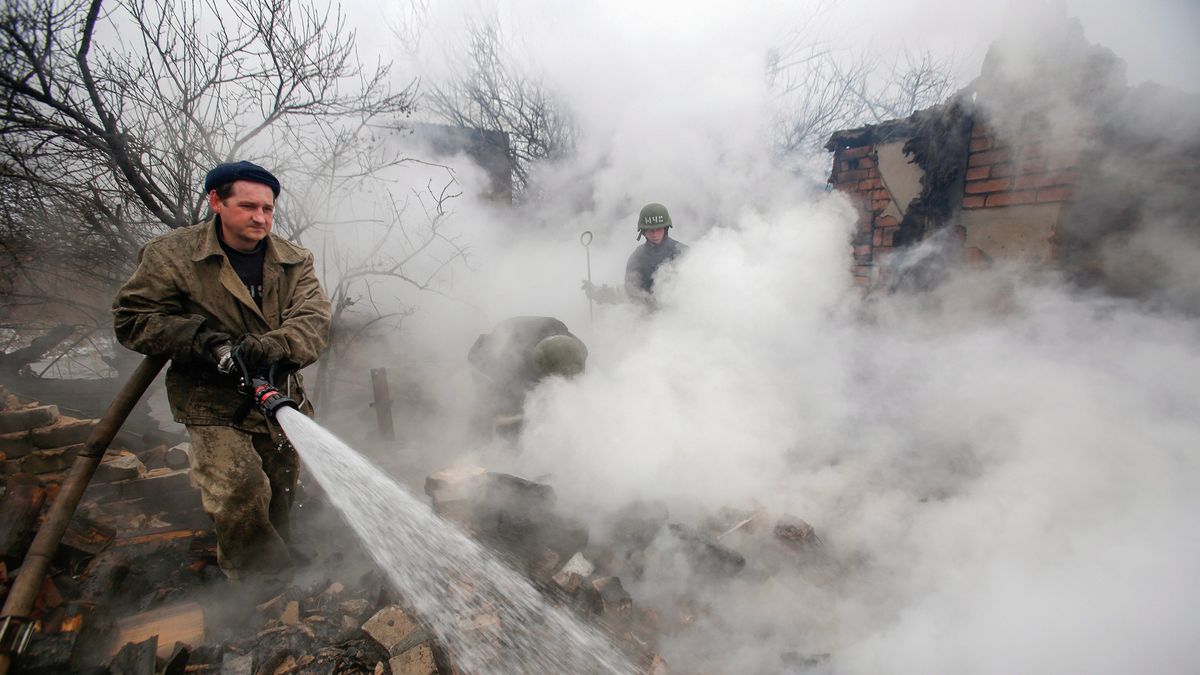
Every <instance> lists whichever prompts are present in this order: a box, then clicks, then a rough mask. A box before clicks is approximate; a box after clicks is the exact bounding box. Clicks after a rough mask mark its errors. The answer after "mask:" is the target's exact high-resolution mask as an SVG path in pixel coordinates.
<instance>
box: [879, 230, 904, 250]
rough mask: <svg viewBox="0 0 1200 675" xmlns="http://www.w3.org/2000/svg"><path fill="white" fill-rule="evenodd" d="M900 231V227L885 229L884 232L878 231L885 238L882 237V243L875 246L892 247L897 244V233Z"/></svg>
mask: <svg viewBox="0 0 1200 675" xmlns="http://www.w3.org/2000/svg"><path fill="white" fill-rule="evenodd" d="M899 231H900V228H898V227H885V228H883V229H882V230H877V232H880V233H882V235H883V237H882V241H881V242H880V243H879V244H875V245H876V246H880V245H882V246H887V247H890V246H891V245H892V244H894V243H895V240H896V233H897V232H899Z"/></svg>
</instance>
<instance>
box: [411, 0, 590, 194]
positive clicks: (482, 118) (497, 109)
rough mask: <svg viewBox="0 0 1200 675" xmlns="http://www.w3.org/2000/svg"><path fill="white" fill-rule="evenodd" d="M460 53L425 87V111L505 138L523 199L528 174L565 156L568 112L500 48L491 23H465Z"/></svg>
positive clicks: (572, 136) (570, 125)
mask: <svg viewBox="0 0 1200 675" xmlns="http://www.w3.org/2000/svg"><path fill="white" fill-rule="evenodd" d="M467 33H468V41H467V45H468V46H467V50H466V54H465V55H464V56H463V57H461V59H459V60H458V62H457V63H456V64H455V66H454V68H453V69H452V75H451V76H449V77H448V78H446V79H445V80H443V81H440V82H429V83H427V91H426V94H425V101H426V104H427V105H428V107H429V109H430V110H431V111H433V112H434V113H435V114H436V115H438V116H439V117H441V118H442V119H443V120H445V121H446V122H447V123H449V124H452V125H455V126H462V127H467V128H472V129H484V130H487V131H499V132H503V133H504V134H506V135H507V140H508V145H507V147H504V148H502V150H503V151H504V152H505V153H506V154H507V156H508V159H509V162H510V164H511V165H512V169H513V183H514V192H515V197H516V198H517V199H518V200H520V199H523V198H526V197H528V193H529V192H530V190H531V188H532V187H533V186H531V185H530V169H531V167H532V165H533V164H534V163H536V162H539V161H547V160H549V161H553V160H556V159H560V158H563V157H566V156H568V155H569V154H570V153H571V152H572V151H574V149H575V145H576V141H577V138H578V132H577V129H576V126H575V124H574V122H573V120H572V117H571V114H570V111H569V109H568V108H567V107H566V105H565V104H564V103H563V101H562V100H561V99H559V98H558V97H556V96H555V95H554V92H553V91H552V90H551V89H550V88H549V87H548V86H547V85H546V84H545V83H544V82H543V81H542V80H541V79H540V78H538V77H536V76H535V75H531V74H530V73H529V72H528V71H527V69H525V68H523V67H522V66H521V65H520V64H519V63H518V60H517V59H516V58H515V57H514V55H513V54H512V53H511V52H510V51H509V50H508V49H507V48H506V45H505V38H504V35H503V33H502V31H501V28H500V26H499V23H498V21H497V20H496V19H494V18H492V19H486V20H474V21H471V22H469V23H468V27H467Z"/></svg>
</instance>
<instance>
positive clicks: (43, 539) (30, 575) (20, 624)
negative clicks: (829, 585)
mask: <svg viewBox="0 0 1200 675" xmlns="http://www.w3.org/2000/svg"><path fill="white" fill-rule="evenodd" d="M166 361H167V360H166V358H165V357H161V356H148V357H146V358H145V359H143V360H142V362H141V363H140V364H138V367H137V370H135V371H134V372H133V375H132V376H131V377H130V378H129V381H127V382H126V383H125V385H124V386H122V387H121V390H120V391H119V392H117V395H116V397H115V398H113V401H112V403H111V404H109V406H108V410H107V411H106V412H105V413H104V416H103V417H101V418H100V421H99V423H97V424H96V428H94V429H92V434H91V436H89V437H88V440H87V443H85V444H84V447H83V449H82V450H80V451H79V454H78V455H76V456H75V461H74V463H73V464H71V470H70V471H69V472H68V473H67V477H66V479H65V480H64V481H63V484H62V488H61V490H60V491H59V493H58V496H57V497H55V498H54V501H53V502H52V503H51V504H50V508H49V509H48V510H47V511H46V518H45V520H43V521H42V525H41V527H39V528H38V531H37V535H35V536H34V538H33V543H32V544H30V546H29V551H28V552H27V553H26V554H25V560H24V562H22V564H21V570H20V573H19V574H17V577H16V579H14V580H13V585H12V588H11V589H10V590H9V593H8V598H7V599H6V600H5V601H4V609H3V610H2V611H0V675H5V674H6V673H8V669H9V668H10V667H11V666H12V661H13V659H14V658H15V657H17V656H20V655H21V654H22V653H23V652H24V651H25V649H26V648H27V647H28V646H29V641H30V640H31V639H32V638H33V631H34V627H35V625H36V624H35V622H34V620H33V618H32V617H31V616H30V614H31V613H32V611H33V603H34V601H35V600H36V599H37V595H38V591H39V590H41V588H42V581H43V579H45V577H46V569H47V568H48V567H49V566H50V560H51V558H53V557H54V552H55V551H56V550H58V544H59V542H60V541H62V537H63V534H64V533H66V531H67V526H68V525H69V524H70V522H71V516H72V515H73V514H74V513H75V507H76V506H78V505H79V500H80V499H81V498H82V497H83V492H84V490H86V489H87V486H88V483H89V482H90V481H91V480H92V475H93V474H95V473H96V467H98V466H100V460H101V459H102V458H103V457H104V452H105V451H106V450H108V445H109V444H110V443H112V439H113V437H114V436H116V435H117V431H119V430H120V429H121V425H122V424H124V423H125V419H126V418H127V417H129V413H130V412H131V411H132V410H133V407H134V406H135V405H137V402H138V401H139V400H140V399H141V398H142V394H144V393H145V392H146V389H147V388H148V387H149V386H150V383H151V382H153V381H154V378H155V377H156V376H157V375H158V371H160V370H162V367H163V364H165V363H166Z"/></svg>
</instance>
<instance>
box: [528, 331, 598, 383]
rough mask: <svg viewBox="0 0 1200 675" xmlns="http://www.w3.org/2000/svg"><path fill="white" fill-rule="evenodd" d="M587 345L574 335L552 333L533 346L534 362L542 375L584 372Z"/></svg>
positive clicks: (565, 374) (568, 375) (565, 375)
mask: <svg viewBox="0 0 1200 675" xmlns="http://www.w3.org/2000/svg"><path fill="white" fill-rule="evenodd" d="M587 355H588V352H587V347H585V346H583V342H581V341H580V340H579V338H577V337H575V336H574V335H551V336H550V337H548V338H544V339H542V341H540V342H538V343H537V345H536V346H535V347H534V348H533V363H534V365H535V366H537V369H538V373H539V374H541V376H542V377H546V376H547V375H562V376H563V377H571V376H572V375H578V374H579V373H582V372H583V366H584V364H586V363H587Z"/></svg>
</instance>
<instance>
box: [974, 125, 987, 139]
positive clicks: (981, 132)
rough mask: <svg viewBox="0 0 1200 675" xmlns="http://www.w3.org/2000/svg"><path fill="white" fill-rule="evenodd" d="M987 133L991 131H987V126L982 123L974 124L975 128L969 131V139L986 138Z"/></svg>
mask: <svg viewBox="0 0 1200 675" xmlns="http://www.w3.org/2000/svg"><path fill="white" fill-rule="evenodd" d="M989 131H991V130H990V129H988V125H986V124H984V123H983V122H976V123H975V128H973V129H971V137H972V138H980V137H981V136H987V135H988V132H989Z"/></svg>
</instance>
